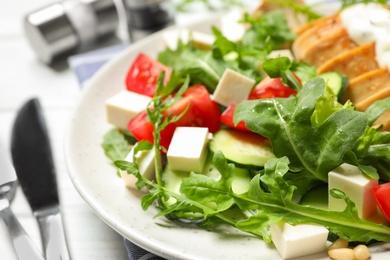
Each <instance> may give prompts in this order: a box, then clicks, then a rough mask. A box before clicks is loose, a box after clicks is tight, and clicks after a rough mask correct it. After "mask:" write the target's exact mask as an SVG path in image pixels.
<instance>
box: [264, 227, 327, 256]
mask: <svg viewBox="0 0 390 260" xmlns="http://www.w3.org/2000/svg"><path fill="white" fill-rule="evenodd" d="M270 231H271V236H272V241H273V243H274V245H275V247H276V249H277V250H278V252H279V254H280V256H281V257H282V258H283V259H288V258H294V257H300V256H305V255H309V254H314V253H318V252H321V251H324V250H325V248H326V241H327V239H328V233H329V231H328V230H327V229H326V228H325V227H323V226H319V225H313V224H299V225H296V226H292V225H290V224H287V223H284V222H281V223H279V224H273V225H271V226H270Z"/></svg>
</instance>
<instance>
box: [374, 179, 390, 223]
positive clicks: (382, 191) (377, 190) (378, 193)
mask: <svg viewBox="0 0 390 260" xmlns="http://www.w3.org/2000/svg"><path fill="white" fill-rule="evenodd" d="M372 191H373V193H374V197H375V199H376V202H377V204H378V207H379V209H380V210H381V211H382V213H383V215H385V216H386V218H387V219H388V220H390V199H389V198H390V182H388V183H385V184H381V185H377V186H375V187H373V188H372Z"/></svg>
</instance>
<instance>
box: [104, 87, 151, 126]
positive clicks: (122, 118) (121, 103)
mask: <svg viewBox="0 0 390 260" xmlns="http://www.w3.org/2000/svg"><path fill="white" fill-rule="evenodd" d="M150 100H151V98H150V97H148V96H145V95H141V94H138V93H135V92H132V91H127V90H123V91H121V92H119V93H118V94H116V95H114V96H112V97H110V98H109V99H107V100H106V118H107V122H108V123H110V124H112V125H114V126H116V127H118V128H121V129H126V128H127V124H128V123H129V121H130V119H132V118H133V117H135V116H136V115H137V114H138V113H139V112H141V111H143V110H145V109H146V107H147V105H148V103H149V102H150Z"/></svg>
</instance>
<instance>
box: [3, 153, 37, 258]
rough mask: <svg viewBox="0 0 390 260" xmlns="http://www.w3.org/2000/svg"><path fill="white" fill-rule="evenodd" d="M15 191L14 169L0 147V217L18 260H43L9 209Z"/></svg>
mask: <svg viewBox="0 0 390 260" xmlns="http://www.w3.org/2000/svg"><path fill="white" fill-rule="evenodd" d="M16 189H17V179H16V174H15V169H14V168H13V167H12V164H11V161H10V160H9V159H8V158H7V156H6V153H5V151H4V150H3V149H2V148H1V147H0V217H2V219H3V221H4V223H5V225H6V227H7V229H8V232H9V234H10V236H11V239H12V243H13V245H14V248H15V251H16V254H17V256H18V258H19V259H20V260H44V259H43V257H42V255H41V254H40V253H39V250H38V248H37V247H36V246H35V244H34V243H33V241H32V240H31V239H30V237H29V236H28V235H27V233H26V232H25V231H24V229H23V227H22V226H21V225H20V223H19V221H18V219H17V218H16V217H15V215H14V213H13V212H12V210H11V208H10V201H11V200H12V199H13V197H14V196H15V192H16Z"/></svg>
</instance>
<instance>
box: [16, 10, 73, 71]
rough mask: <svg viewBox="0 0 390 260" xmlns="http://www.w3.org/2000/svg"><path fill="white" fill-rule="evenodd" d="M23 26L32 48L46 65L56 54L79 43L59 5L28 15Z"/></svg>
mask: <svg viewBox="0 0 390 260" xmlns="http://www.w3.org/2000/svg"><path fill="white" fill-rule="evenodd" d="M24 26H25V32H26V36H27V38H28V40H29V42H30V44H31V46H32V48H33V49H34V51H35V52H36V54H37V55H38V57H39V59H41V60H42V61H43V62H45V63H47V64H49V63H51V62H52V60H53V58H54V57H55V56H57V55H58V54H61V53H64V52H66V51H69V50H72V49H75V48H76V46H77V45H78V43H79V38H78V36H77V33H76V31H75V30H74V28H73V26H72V24H71V22H70V21H69V19H68V17H67V14H66V12H65V8H64V6H63V5H61V4H59V3H56V4H52V5H49V6H47V7H45V8H43V9H41V10H38V11H36V12H33V13H30V14H28V15H27V16H26V18H25V21H24Z"/></svg>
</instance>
